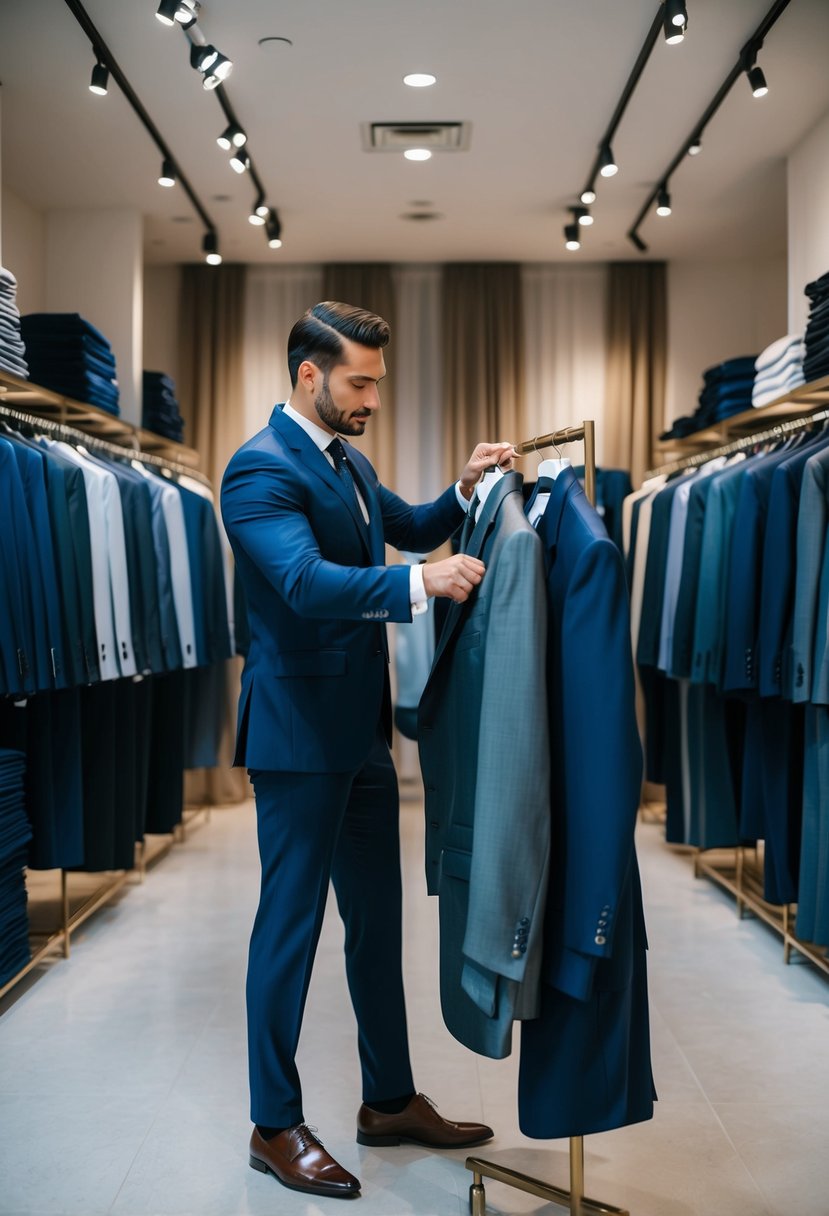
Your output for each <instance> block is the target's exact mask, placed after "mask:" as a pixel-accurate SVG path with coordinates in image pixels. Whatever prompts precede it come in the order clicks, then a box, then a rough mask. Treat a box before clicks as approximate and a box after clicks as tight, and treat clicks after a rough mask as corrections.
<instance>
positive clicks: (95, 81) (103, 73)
mask: <svg viewBox="0 0 829 1216" xmlns="http://www.w3.org/2000/svg"><path fill="white" fill-rule="evenodd" d="M108 84H109V68H107V67H104V65H103V64H102V63H101V62H100V60H99V61H98V62H97V63H96V64H95V67H94V68H93V69H92V78H91V79H90V81H89V91H90V93H97V94H98V96H99V97H106V92H107V86H108Z"/></svg>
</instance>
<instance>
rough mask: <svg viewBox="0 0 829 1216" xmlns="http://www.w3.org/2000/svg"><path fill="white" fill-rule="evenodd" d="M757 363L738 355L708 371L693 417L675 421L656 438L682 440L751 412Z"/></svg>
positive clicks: (750, 358) (753, 358) (755, 357)
mask: <svg viewBox="0 0 829 1216" xmlns="http://www.w3.org/2000/svg"><path fill="white" fill-rule="evenodd" d="M756 361H757V356H756V355H739V356H738V357H737V358H734V359H726V360H725V362H724V363H717V364H716V365H715V366H714V367H709V368H708V369H707V370H706V371H704V372H703V373H702V380H703V385H702V391H701V393H700V395H699V405H698V406H697V408H696V410H695V411H694V413H693V414H692V415H691V416H690V417H689V416H687V415H683V416H682V417H681V418H677V419H675V421H674V424H673V426H672V427H671V429H670V430H669V431H665V433H664V434H662V435H660V436H659V438H660V439H684V438H685V436H686V435H693V434H695V433H696V432H697V431H702V430H704V429H705V427H707V426H713V425H714V423H716V422H722V421H723V419H725V418H730V417H732V415H734V414H741V413H742V412H743V411H744V410H750V409H751V394H752V390H753V388H754V365H755V363H756Z"/></svg>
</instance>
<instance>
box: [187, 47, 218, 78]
mask: <svg viewBox="0 0 829 1216" xmlns="http://www.w3.org/2000/svg"><path fill="white" fill-rule="evenodd" d="M218 58H219V52H218V51H217V50H216V48H215V46H197V45H196V43H195V42H194V43H192V44H191V46H190V66H191V68H195V69H196V71H197V72H206V71H207V70H208V68H212V66H213V64H214V63H215V62H216V60H217V59H218Z"/></svg>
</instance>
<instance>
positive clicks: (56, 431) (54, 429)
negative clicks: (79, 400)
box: [0, 401, 210, 487]
mask: <svg viewBox="0 0 829 1216" xmlns="http://www.w3.org/2000/svg"><path fill="white" fill-rule="evenodd" d="M0 418H9V419H12V420H13V421H15V422H22V423H23V424H24V425H25V426H30V427H33V428H34V429H35V430H39V431H48V432H49V433H50V434H52V435H57V436H59V437H60V438H61V439H67V440H70V441H71V442H72V443H82V444H83V445H84V447H87V448H94V449H95V450H96V451H100V452H107V453H108V454H109V455H111V456H118V457H120V458H121V459H122V460H123V459H124V457H128V458H129V459H130V460H140V461H141V462H142V464H149V465H153V466H154V467H155V468H157V469H161V470H162V471H163V472H170V473H176V474H178V475H180V476H186V477H192V478H194V480H196V481H199V482H201V483H202V485H205V486H208V487H209V486H210V480H209V478H207V477H205V475H204V473H200V472H199V470H198V469H194V468H191V467H190V465H186V464H179V463H178V461H175V460H167V459H166V458H165V457H163V456H156V455H155V453H153V452H143V451H142V450H141V449H140V448H139V447H137V446H136V445H137V443H138V438H137V436H136V435H131V436H130V438H131V440H132V444H131V445H129V446H128V445H127V444H120V443H110V442H109V440H107V439H99V438H98V436H97V435H90V434H87V432H86V431H81V430H79V429H78V428H77V427H74V426H69V425H68V424H67V423H65V422H55V420H54V419H53V418H42V417H41V416H40V415H39V414H29V413H27V412H26V411H25V410H20V409H17V408H16V407H15V406H12V405H4V404H3V402H1V401H0Z"/></svg>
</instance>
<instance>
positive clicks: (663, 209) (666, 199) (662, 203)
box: [656, 185, 671, 215]
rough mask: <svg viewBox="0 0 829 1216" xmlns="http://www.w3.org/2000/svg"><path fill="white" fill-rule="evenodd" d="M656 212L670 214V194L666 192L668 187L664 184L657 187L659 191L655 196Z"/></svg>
mask: <svg viewBox="0 0 829 1216" xmlns="http://www.w3.org/2000/svg"><path fill="white" fill-rule="evenodd" d="M656 214H657V215H670V214H671V196H670V194H669V193H668V187H667V186H665V185H662V186H660V187H659V193H658V194H657V196H656Z"/></svg>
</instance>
